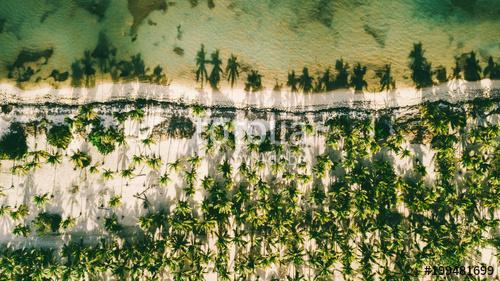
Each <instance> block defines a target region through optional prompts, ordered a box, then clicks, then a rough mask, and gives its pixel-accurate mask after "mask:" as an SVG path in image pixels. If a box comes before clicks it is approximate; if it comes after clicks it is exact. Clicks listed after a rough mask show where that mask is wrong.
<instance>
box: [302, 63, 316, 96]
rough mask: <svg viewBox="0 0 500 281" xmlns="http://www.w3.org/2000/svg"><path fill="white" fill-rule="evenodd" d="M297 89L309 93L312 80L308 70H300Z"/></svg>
mask: <svg viewBox="0 0 500 281" xmlns="http://www.w3.org/2000/svg"><path fill="white" fill-rule="evenodd" d="M299 87H300V88H301V89H302V91H303V92H304V93H309V92H311V90H312V87H313V78H312V77H311V76H310V75H309V69H307V67H304V68H303V69H302V75H300V77H299Z"/></svg>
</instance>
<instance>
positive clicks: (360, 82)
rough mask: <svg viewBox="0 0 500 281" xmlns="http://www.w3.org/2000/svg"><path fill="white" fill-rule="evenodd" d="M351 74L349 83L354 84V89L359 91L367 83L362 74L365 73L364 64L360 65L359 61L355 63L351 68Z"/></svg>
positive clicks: (364, 87) (366, 85)
mask: <svg viewBox="0 0 500 281" xmlns="http://www.w3.org/2000/svg"><path fill="white" fill-rule="evenodd" d="M352 72H353V73H352V76H351V85H353V86H354V91H356V92H361V91H363V89H366V87H368V83H366V81H365V79H364V76H365V74H366V66H361V64H360V63H358V64H356V66H355V67H354V69H353V70H352Z"/></svg>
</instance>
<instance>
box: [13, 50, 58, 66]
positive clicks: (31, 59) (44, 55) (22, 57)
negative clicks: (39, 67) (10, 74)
mask: <svg viewBox="0 0 500 281" xmlns="http://www.w3.org/2000/svg"><path fill="white" fill-rule="evenodd" d="M53 53H54V50H53V49H52V48H49V49H45V50H30V49H23V50H22V51H21V52H20V53H19V54H18V55H17V58H16V61H15V62H14V63H13V64H12V65H11V66H10V68H20V67H22V66H24V64H25V63H35V62H38V61H40V60H42V59H43V62H42V63H41V64H47V62H48V61H49V58H50V57H51V56H52V54H53Z"/></svg>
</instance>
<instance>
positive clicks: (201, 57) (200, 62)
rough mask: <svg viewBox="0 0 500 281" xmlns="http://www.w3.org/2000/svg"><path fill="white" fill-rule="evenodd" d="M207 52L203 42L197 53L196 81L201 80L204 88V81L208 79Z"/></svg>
mask: <svg viewBox="0 0 500 281" xmlns="http://www.w3.org/2000/svg"><path fill="white" fill-rule="evenodd" d="M206 56H207V53H206V52H205V46H204V45H203V44H201V49H200V50H199V51H198V53H196V66H197V67H198V69H197V70H196V82H199V81H201V87H202V88H203V81H205V80H208V73H207V69H206V67H205V63H207V59H206Z"/></svg>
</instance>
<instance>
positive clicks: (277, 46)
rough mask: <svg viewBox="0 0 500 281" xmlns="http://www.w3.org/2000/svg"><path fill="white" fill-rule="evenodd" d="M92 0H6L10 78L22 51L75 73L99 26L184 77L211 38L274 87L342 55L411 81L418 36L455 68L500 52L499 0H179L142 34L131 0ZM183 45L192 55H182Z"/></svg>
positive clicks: (2, 39)
mask: <svg viewBox="0 0 500 281" xmlns="http://www.w3.org/2000/svg"><path fill="white" fill-rule="evenodd" d="M93 1H97V0H44V1H40V0H23V1H18V0H1V1H0V19H1V20H0V28H1V29H0V30H2V33H0V73H1V76H2V77H4V76H5V75H6V66H7V65H8V64H10V63H12V62H13V61H15V59H16V56H17V55H18V53H19V52H20V51H21V50H22V49H23V48H29V49H35V50H36V49H46V48H53V49H54V54H53V56H52V57H51V58H50V59H49V62H48V64H47V65H44V66H42V67H41V72H40V73H38V74H37V75H39V76H44V75H47V74H48V73H50V71H51V70H52V69H54V68H57V69H60V70H68V69H69V65H70V63H71V62H72V61H74V60H75V59H77V58H80V57H82V55H83V52H84V51H85V50H92V49H93V48H94V46H95V45H96V42H97V38H98V34H99V32H104V33H106V35H107V36H108V37H109V38H110V39H111V41H112V42H113V44H114V45H115V46H116V47H117V48H118V56H119V57H123V58H128V57H130V56H131V55H133V54H135V53H141V54H142V55H143V57H144V59H145V61H146V64H147V65H150V66H154V65H156V64H161V65H162V66H164V67H165V68H166V69H167V73H168V75H169V76H170V77H171V78H173V79H174V80H182V81H191V80H192V79H193V69H194V57H195V54H196V51H197V50H198V49H199V46H200V44H202V43H203V44H205V45H206V46H207V49H208V50H209V51H210V52H211V51H213V50H214V49H216V48H218V49H220V50H221V55H222V57H223V59H227V57H228V56H229V55H230V53H234V54H236V55H238V56H239V58H240V60H241V61H242V62H244V63H245V64H247V65H248V66H249V67H254V68H257V69H259V70H260V71H261V72H262V73H263V74H264V81H265V82H266V83H267V84H271V83H273V82H274V79H275V78H276V79H279V80H281V81H283V80H284V79H285V78H286V72H287V71H288V70H290V69H296V70H300V69H301V68H302V67H303V66H309V67H310V68H311V69H312V72H313V73H314V72H315V71H317V70H319V69H322V68H325V67H328V66H330V65H332V64H333V63H334V61H335V59H337V58H340V57H342V58H344V59H345V60H346V61H348V62H350V63H351V65H352V64H354V63H356V62H361V63H362V64H365V65H367V66H368V67H369V68H370V69H375V68H378V67H379V66H381V65H383V64H385V63H391V64H392V65H393V70H394V72H395V76H396V78H397V79H398V81H400V83H403V84H404V83H405V81H408V79H405V78H403V77H408V70H407V63H408V60H407V56H408V53H409V51H410V49H411V46H412V44H413V43H414V42H418V41H421V42H422V43H423V44H424V48H425V49H426V56H427V57H428V59H429V60H430V61H431V62H432V63H433V66H437V65H445V66H447V67H451V65H452V64H453V57H454V56H455V55H459V54H461V53H464V52H468V51H470V50H476V51H477V52H478V54H479V59H480V60H481V62H482V63H483V65H484V63H485V61H486V59H487V57H488V56H493V57H495V58H497V59H498V58H499V57H500V1H499V0H477V1H474V0H453V1H451V0H425V1H424V0H417V1H414V0H397V1H395V0H380V1H365V0H351V1H347V0H343V1H333V0H310V1H300V0H286V1H285V0H281V1H279V0H262V1H248V0H222V1H214V4H215V7H213V8H209V5H207V1H205V0H200V1H198V2H199V3H198V5H197V6H195V7H193V6H192V5H191V3H190V1H184V0H183V1H180V0H177V1H171V2H168V5H167V6H168V8H167V9H166V10H155V11H152V12H151V13H147V12H144V13H143V14H144V15H147V17H146V18H144V20H142V22H141V24H139V25H138V27H137V29H136V30H135V31H134V30H131V27H132V25H133V23H134V18H133V16H132V13H131V12H130V10H129V6H128V5H127V1H124V0H109V6H108V7H107V9H105V10H104V9H103V10H104V12H103V13H102V15H103V17H102V18H101V17H100V16H97V15H95V14H92V13H90V12H89V11H88V9H91V8H89V7H92V5H89V3H90V2H93ZM97 2H105V1H102V0H101V1H97ZM128 2H130V3H132V2H134V3H133V4H136V5H130V7H134V9H135V12H134V13H135V14H136V16H137V15H138V14H141V13H140V12H138V10H139V9H140V7H148V6H149V5H159V4H158V3H160V2H163V1H161V0H130V1H128ZM90 4H92V3H90ZM160 4H161V3H160ZM160 6H161V5H160ZM85 7H87V9H85ZM145 10H147V9H144V11H145ZM2 22H3V24H2ZM178 27H179V28H178ZM179 30H180V33H181V34H179ZM176 47H178V48H181V49H182V50H183V52H184V54H183V55H179V54H176V53H175V52H174V51H173V50H174V48H176ZM368 76H369V77H368V78H369V79H370V78H373V77H374V74H373V73H368ZM406 83H407V82H406Z"/></svg>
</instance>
